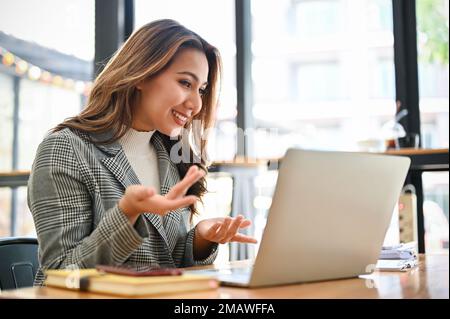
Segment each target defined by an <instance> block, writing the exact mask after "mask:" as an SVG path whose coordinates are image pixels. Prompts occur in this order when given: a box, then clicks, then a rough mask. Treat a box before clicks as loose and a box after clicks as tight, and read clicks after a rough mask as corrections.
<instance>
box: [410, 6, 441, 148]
mask: <svg viewBox="0 0 450 319" xmlns="http://www.w3.org/2000/svg"><path fill="white" fill-rule="evenodd" d="M448 4H449V2H448V1H447V0H417V1H416V15H417V45H418V60H419V61H418V62H419V106H420V118H421V126H422V132H421V133H422V146H423V147H425V148H448V145H449V143H448V136H449V126H448V116H449V114H448V109H449V99H448V90H449V89H448V85H449V82H448V78H449V67H448V10H449V7H448Z"/></svg>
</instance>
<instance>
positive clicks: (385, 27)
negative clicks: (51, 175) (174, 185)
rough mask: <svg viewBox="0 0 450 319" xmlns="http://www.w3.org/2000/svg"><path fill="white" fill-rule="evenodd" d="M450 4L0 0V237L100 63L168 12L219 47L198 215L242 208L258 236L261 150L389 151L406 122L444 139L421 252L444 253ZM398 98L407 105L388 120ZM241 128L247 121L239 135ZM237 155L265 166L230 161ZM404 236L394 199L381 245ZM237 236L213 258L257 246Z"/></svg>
mask: <svg viewBox="0 0 450 319" xmlns="http://www.w3.org/2000/svg"><path fill="white" fill-rule="evenodd" d="M448 6H449V1H448V0H416V1H414V0H411V1H409V0H407V1H403V0H278V1H270V0H214V1H210V0H192V1H184V0H165V1H148V0H134V1H133V0H113V1H104V0H103V1H102V0H96V1H94V0H76V1H75V0H71V1H58V0H39V1H38V0H15V1H2V5H1V11H0V59H1V63H0V172H1V174H2V177H1V178H2V180H1V184H0V237H4V236H35V235H36V234H35V229H34V225H33V220H32V217H31V214H30V212H29V209H28V207H27V201H26V186H25V185H26V174H27V172H29V170H30V169H31V164H32V162H33V159H34V155H35V152H36V149H37V146H38V144H39V143H40V142H41V140H42V138H43V137H44V135H45V134H46V133H47V131H48V130H49V129H51V128H52V127H53V126H55V125H56V124H58V123H59V122H61V121H62V120H63V119H64V118H66V117H69V116H72V115H74V114H76V113H78V112H79V111H80V110H81V109H82V108H83V105H84V104H85V102H86V99H87V95H88V94H89V89H90V87H91V85H92V82H93V80H94V78H95V74H96V72H98V69H99V68H100V67H101V62H104V61H105V59H106V58H107V57H108V56H110V55H111V53H112V52H113V51H114V50H115V49H117V47H118V46H119V45H120V44H121V43H122V41H123V40H124V39H125V38H126V36H127V35H129V34H130V33H131V32H132V31H133V30H134V29H136V28H139V27H140V26H141V25H143V24H145V23H148V22H150V21H152V20H156V19H160V18H172V19H175V20H178V21H179V22H180V23H182V24H184V25H185V26H187V27H188V28H191V29H192V30H194V31H196V32H197V33H199V34H200V35H201V36H203V37H204V38H205V39H206V40H207V41H209V42H210V43H212V44H213V45H215V46H217V47H218V48H219V50H220V52H221V55H222V58H223V61H224V76H223V83H222V92H221V100H220V106H219V108H218V114H217V124H216V128H217V129H216V130H215V131H214V132H213V134H212V136H211V139H210V148H209V153H210V157H211V159H212V160H213V161H215V164H216V165H215V166H214V168H213V169H212V173H211V174H210V175H209V178H208V187H209V190H210V193H209V194H208V195H207V196H206V198H205V200H204V204H205V205H204V207H203V209H202V211H203V213H202V214H201V216H200V218H205V217H211V216H226V215H229V214H238V213H241V214H246V215H247V216H249V217H251V218H252V219H253V220H254V225H253V227H252V229H251V230H249V232H251V233H253V234H254V235H255V236H257V237H260V236H261V234H262V231H263V229H264V225H265V219H266V216H267V212H268V209H269V207H270V204H271V197H272V193H273V190H274V186H275V183H276V180H277V170H276V168H275V169H273V168H270V167H269V166H268V165H265V164H264V163H265V162H264V161H263V160H265V159H277V158H280V157H282V156H283V154H284V152H285V151H286V149H287V148H289V147H300V148H307V149H321V150H345V151H374V152H384V151H385V150H386V148H388V147H392V145H389V144H388V143H387V141H388V140H389V139H390V138H397V137H401V136H396V135H395V134H399V133H398V130H396V127H395V124H401V125H402V126H401V128H402V129H404V132H402V134H403V133H404V134H406V133H417V134H419V136H420V140H419V142H420V148H423V149H447V170H443V171H431V172H423V173H421V175H420V178H421V183H422V186H423V201H422V203H423V217H424V226H423V227H424V229H425V239H424V241H425V249H426V251H427V253H428V252H441V251H446V250H447V251H448V240H449V239H448V238H449V228H448V218H449V213H448V211H449V208H448V206H449V186H448V183H449V176H448V144H449V114H448V113H449V58H448V30H449V22H448V12H449V8H448ZM105 30H106V31H105ZM411 35H414V40H413V41H412V40H411V37H410V36H411ZM415 52H417V54H415ZM416 70H417V71H416ZM417 87H418V89H417ZM404 109H406V110H408V114H407V115H406V116H405V117H403V118H402V119H401V120H398V121H397V123H396V122H395V120H394V119H395V116H396V114H398V113H399V112H400V111H401V110H404ZM238 127H239V128H242V129H245V130H249V131H251V132H252V134H249V135H248V136H247V137H246V139H245V141H244V142H242V141H240V140H239V138H238ZM397 128H398V127H397ZM246 132H247V131H246ZM240 143H241V144H240ZM242 143H243V144H242ZM242 156H247V157H250V158H254V159H261V160H262V161H261V162H258V163H262V164H258V163H256V164H255V163H254V164H252V165H242V166H239V165H237V164H235V165H233V163H232V162H233V161H235V160H236V159H237V158H240V157H242ZM17 171H20V172H22V173H23V174H24V175H21V176H22V177H21V178H22V179H21V182H17V181H16V179H15V177H14V174H15V173H16V172H17ZM24 176H25V177H24ZM236 176H238V178H236ZM24 180H25V181H24ZM238 197H239V198H238ZM236 210H239V211H236ZM399 240H400V234H399V215H398V209H397V210H396V212H395V214H394V217H393V220H392V224H391V227H390V229H389V231H388V235H387V237H386V242H396V241H397V242H398V241H399ZM242 246H243V247H241V246H239V247H237V246H233V247H230V249H221V252H220V256H219V259H223V260H228V259H240V258H246V257H249V256H250V257H251V256H253V255H254V253H255V251H256V250H257V248H258V247H254V246H249V247H247V246H246V245H242Z"/></svg>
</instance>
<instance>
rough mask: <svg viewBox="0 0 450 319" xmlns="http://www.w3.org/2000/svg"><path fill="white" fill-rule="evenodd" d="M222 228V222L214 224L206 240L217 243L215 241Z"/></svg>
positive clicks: (207, 233)
mask: <svg viewBox="0 0 450 319" xmlns="http://www.w3.org/2000/svg"><path fill="white" fill-rule="evenodd" d="M220 226H222V223H221V222H217V223H215V224H213V225H212V226H211V227H210V228H209V230H208V231H207V232H206V236H205V238H210V239H209V240H210V241H214V242H216V241H215V240H213V239H214V238H215V237H216V233H217V230H218V229H219V228H220Z"/></svg>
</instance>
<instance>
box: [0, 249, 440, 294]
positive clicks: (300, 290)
mask: <svg viewBox="0 0 450 319" xmlns="http://www.w3.org/2000/svg"><path fill="white" fill-rule="evenodd" d="M233 263H234V264H241V265H243V264H245V261H244V262H242V261H240V262H233ZM448 264H449V259H448V254H447V255H427V256H424V255H421V256H420V262H419V266H418V267H417V268H415V269H412V270H409V271H407V272H375V273H373V274H371V275H365V276H361V278H353V279H343V280H333V281H324V282H317V283H307V284H294V285H284V286H277V287H267V288H253V289H244V288H229V287H219V289H217V290H210V291H202V292H193V293H183V294H167V295H159V296H156V297H157V298H171V299H192V298H194V299H207V298H218V299H222V298H225V299H228V298H236V299H253V298H261V299H266V298H268V299H280V298H286V299H299V298H399V299H406V298H447V299H448V298H449V276H448V275H449V268H448ZM211 267H213V268H214V267H217V266H208V267H206V268H211ZM197 268H198V267H197ZM202 268H204V267H202ZM0 298H21V299H25V298H31V299H44V298H66V299H97V298H111V297H110V296H105V295H99V294H93V293H80V292H73V291H69V290H64V289H57V288H50V287H32V288H22V289H17V290H9V291H4V292H2V293H0Z"/></svg>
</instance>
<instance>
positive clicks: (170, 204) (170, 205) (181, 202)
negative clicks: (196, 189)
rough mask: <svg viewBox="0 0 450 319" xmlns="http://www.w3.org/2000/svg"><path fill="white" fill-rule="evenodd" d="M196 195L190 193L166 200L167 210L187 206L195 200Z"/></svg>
mask: <svg viewBox="0 0 450 319" xmlns="http://www.w3.org/2000/svg"><path fill="white" fill-rule="evenodd" d="M197 200H198V198H197V196H194V195H190V196H186V197H183V198H180V199H172V200H168V201H167V206H166V209H167V210H175V209H178V208H183V207H188V206H191V205H192V204H194V203H195V202H197Z"/></svg>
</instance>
